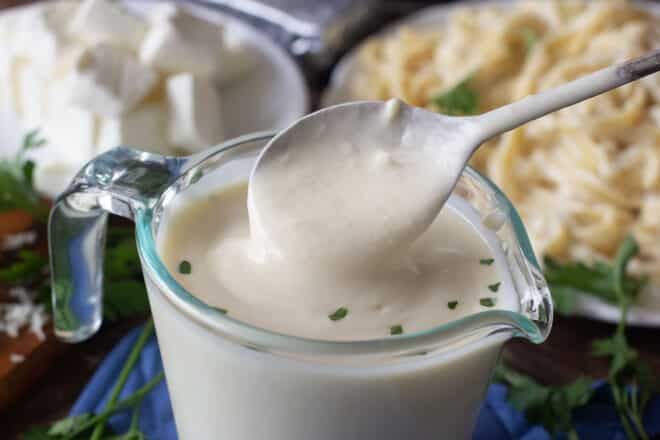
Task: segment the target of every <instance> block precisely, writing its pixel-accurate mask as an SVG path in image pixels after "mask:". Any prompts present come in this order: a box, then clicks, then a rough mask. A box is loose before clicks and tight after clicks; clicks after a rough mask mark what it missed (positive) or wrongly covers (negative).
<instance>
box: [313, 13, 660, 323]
mask: <svg viewBox="0 0 660 440" xmlns="http://www.w3.org/2000/svg"><path fill="white" fill-rule="evenodd" d="M466 3H470V4H472V5H474V4H485V3H490V4H498V5H502V6H506V5H510V4H511V3H513V2H512V1H511V0H490V1H485V0H472V1H468V2H463V3H461V4H451V5H437V6H431V7H429V8H425V9H422V10H421V11H419V12H416V13H414V14H412V15H410V16H408V17H405V18H403V19H401V20H399V21H397V22H395V23H392V24H391V25H389V26H387V27H385V29H383V30H382V31H380V32H379V33H378V34H377V36H383V35H387V34H391V33H393V32H395V31H397V30H398V29H399V28H400V27H402V26H407V27H413V28H417V29H425V28H437V27H438V25H441V24H442V23H443V22H445V21H446V20H447V17H448V15H449V14H451V12H452V11H453V10H454V9H456V8H460V7H464V6H465V4H466ZM635 3H636V4H639V5H642V6H643V7H646V8H648V9H649V10H650V11H652V12H653V13H656V14H658V15H660V4H658V3H653V2H651V1H637V2H635ZM363 44H364V43H363ZM361 47H362V46H358V47H355V48H353V49H352V50H351V51H350V52H349V53H347V54H346V55H345V56H344V57H343V58H342V59H341V60H340V61H339V63H338V64H337V66H336V67H335V69H334V71H333V72H332V75H331V77H330V82H329V85H328V87H327V89H326V90H325V92H324V93H323V96H322V97H321V103H322V105H323V106H324V107H326V106H329V105H333V104H339V103H342V102H347V101H351V100H352V99H351V93H350V88H349V84H350V80H351V78H353V76H354V75H355V74H356V73H357V72H358V68H359V65H358V63H357V54H358V52H359V50H360V49H361ZM658 221H660V219H659V220H658ZM658 246H660V243H658ZM648 288H649V292H650V291H651V290H653V292H652V295H645V296H648V297H650V296H653V297H655V298H660V286H648ZM645 293H648V292H645ZM575 315H576V316H583V317H587V318H592V319H595V320H598V321H605V322H611V323H616V322H618V321H619V316H620V315H619V309H618V308H617V307H613V306H612V305H610V304H607V303H604V302H602V301H599V300H598V299H596V298H594V297H593V296H590V295H586V294H585V295H580V296H579V298H578V301H577V307H576V310H575ZM628 322H629V324H630V325H635V326H645V327H660V299H658V300H656V301H655V302H654V304H649V305H645V306H644V307H641V306H639V307H632V308H631V310H630V313H629V315H628Z"/></svg>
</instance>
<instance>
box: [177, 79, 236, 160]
mask: <svg viewBox="0 0 660 440" xmlns="http://www.w3.org/2000/svg"><path fill="white" fill-rule="evenodd" d="M165 91H166V95H167V104H168V110H169V123H168V135H169V141H170V143H172V144H173V145H176V146H178V147H180V148H182V149H184V150H186V151H191V152H194V151H200V150H202V149H204V148H208V147H209V146H212V145H214V144H216V143H218V142H220V141H221V140H222V137H223V130H222V119H221V114H222V112H221V102H220V96H219V93H218V90H216V88H215V84H214V83H212V82H211V81H210V80H209V79H207V78H201V77H196V76H194V75H191V74H190V73H182V74H179V75H174V76H171V77H170V78H168V79H167V82H166V85H165Z"/></svg>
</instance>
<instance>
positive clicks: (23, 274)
mask: <svg viewBox="0 0 660 440" xmlns="http://www.w3.org/2000/svg"><path fill="white" fill-rule="evenodd" d="M47 270H48V258H46V257H45V256H43V255H41V254H39V253H38V252H35V251H33V250H29V249H23V250H21V251H19V252H18V255H17V256H16V259H15V260H14V261H12V263H11V264H9V265H8V266H7V267H5V268H2V269H0V281H2V282H5V283H8V284H14V285H18V284H20V285H31V284H33V283H34V282H35V281H37V280H39V279H41V278H43V277H44V274H46V273H47Z"/></svg>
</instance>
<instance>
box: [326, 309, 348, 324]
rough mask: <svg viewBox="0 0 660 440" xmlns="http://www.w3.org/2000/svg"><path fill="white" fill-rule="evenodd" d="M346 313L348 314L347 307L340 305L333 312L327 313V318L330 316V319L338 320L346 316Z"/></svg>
mask: <svg viewBox="0 0 660 440" xmlns="http://www.w3.org/2000/svg"><path fill="white" fill-rule="evenodd" d="M346 315H348V309H347V308H346V307H340V308H338V309H337V310H335V312H334V313H333V314H331V315H328V318H330V320H331V321H339V320H341V319H344V318H346Z"/></svg>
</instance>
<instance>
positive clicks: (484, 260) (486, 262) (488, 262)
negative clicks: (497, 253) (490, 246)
mask: <svg viewBox="0 0 660 440" xmlns="http://www.w3.org/2000/svg"><path fill="white" fill-rule="evenodd" d="M494 262H495V259H494V258H482V259H481V260H479V264H481V265H482V266H490V265H491V264H493V263H494Z"/></svg>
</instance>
